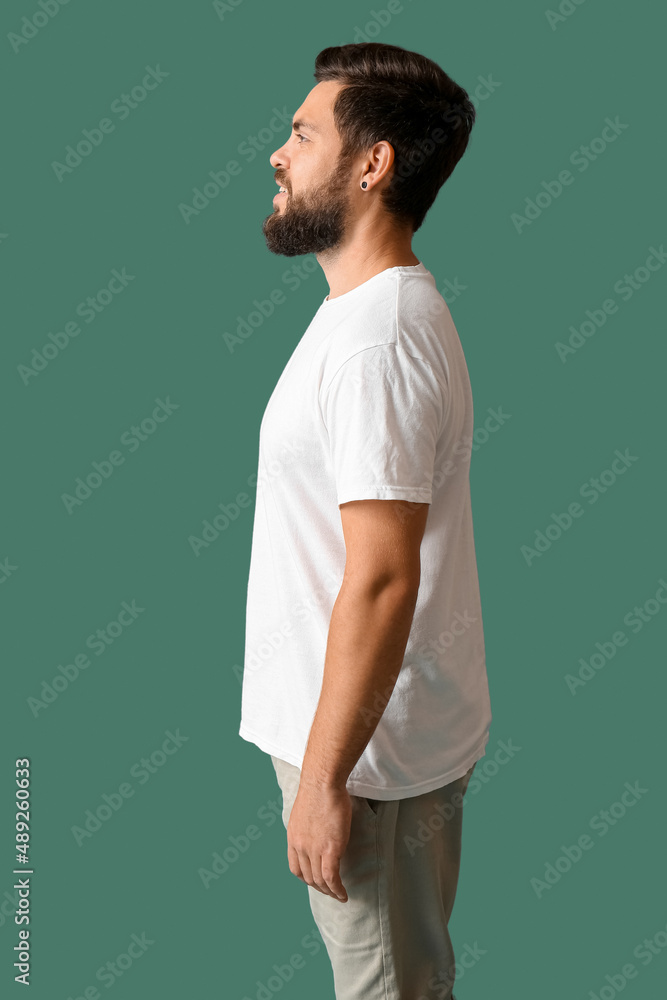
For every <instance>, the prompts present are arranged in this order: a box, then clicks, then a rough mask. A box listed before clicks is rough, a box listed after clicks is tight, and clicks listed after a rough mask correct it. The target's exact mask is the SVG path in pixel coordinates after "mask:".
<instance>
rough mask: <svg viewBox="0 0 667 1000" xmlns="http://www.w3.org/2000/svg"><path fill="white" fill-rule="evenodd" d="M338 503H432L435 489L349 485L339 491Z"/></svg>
mask: <svg viewBox="0 0 667 1000" xmlns="http://www.w3.org/2000/svg"><path fill="white" fill-rule="evenodd" d="M337 497H338V503H339V504H341V503H347V502H348V500H411V501H413V502H414V503H431V502H432V497H433V491H432V490H431V489H430V488H425V487H420V486H357V487H354V486H348V487H341V488H340V489H339V490H338V491H337Z"/></svg>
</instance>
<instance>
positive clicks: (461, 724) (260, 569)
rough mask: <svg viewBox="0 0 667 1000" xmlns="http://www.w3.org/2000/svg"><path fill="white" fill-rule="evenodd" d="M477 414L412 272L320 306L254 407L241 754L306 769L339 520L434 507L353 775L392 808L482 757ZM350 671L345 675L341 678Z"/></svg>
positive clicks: (426, 279) (337, 575)
mask: <svg viewBox="0 0 667 1000" xmlns="http://www.w3.org/2000/svg"><path fill="white" fill-rule="evenodd" d="M472 434H473V403H472V394H471V389H470V380H469V377H468V369H467V366H466V362H465V358H464V355H463V350H462V347H461V343H460V341H459V337H458V334H457V332H456V328H455V326H454V322H453V320H452V317H451V314H450V312H449V308H448V307H447V304H446V303H445V300H444V299H443V297H442V296H441V295H440V293H439V291H438V289H437V287H436V284H435V280H434V278H433V275H432V274H431V272H430V271H428V270H427V269H426V267H424V265H423V264H422V263H419V264H414V265H411V266H402V267H390V268H387V269H386V270H384V271H381V272H380V273H379V274H376V275H374V276H373V277H372V278H370V279H369V280H368V281H365V282H364V283H363V284H361V285H358V286H357V287H356V288H353V289H352V290H351V291H349V292H346V293H345V294H343V295H338V296H336V297H334V298H332V299H329V298H328V297H327V298H325V299H324V301H323V302H322V304H321V305H320V307H319V309H318V310H317V312H316V313H315V316H314V317H313V320H312V322H311V323H310V325H309V326H308V329H307V330H306V332H305V333H304V334H303V336H302V337H301V340H300V341H299V342H298V344H297V345H296V347H295V349H294V351H293V353H292V356H291V358H290V359H289V361H288V362H287V365H286V366H285V368H284V370H283V372H282V375H281V376H280V378H279V380H278V382H277V384H276V386H275V389H274V390H273V393H272V395H271V397H270V399H269V402H268V404H267V406H266V410H265V412H264V416H263V418H262V422H261V426H260V434H259V467H258V478H257V506H256V509H255V517H254V528H253V536H252V550H251V558H250V576H249V582H248V593H247V607H246V646H245V661H244V673H243V687H242V719H241V726H240V730H239V734H240V736H242V737H243V739H245V740H248V741H250V742H252V743H255V744H256V745H257V746H258V747H259V748H260V749H261V750H263V751H265V752H266V753H269V754H272V755H273V756H275V757H279V758H281V759H282V760H285V761H288V763H290V764H295V765H296V766H297V767H299V768H300V767H301V766H302V763H303V756H304V752H305V748H306V742H307V739H308V734H309V732H310V727H311V724H312V721H313V718H314V715H315V710H316V708H317V702H318V699H319V695H320V689H321V686H322V677H323V671H324V659H325V649H326V643H327V635H328V629H329V621H330V618H331V611H332V608H333V604H334V601H335V600H336V597H337V595H338V591H339V589H340V586H341V583H342V580H343V571H344V567H345V542H344V537H343V531H342V525H341V512H340V510H339V508H338V504H341V503H345V502H346V501H347V500H364V499H389V500H391V499H396V500H400V499H403V500H410V501H418V502H425V503H429V504H430V509H429V512H428V518H427V522H426V529H425V532H424V537H423V540H422V545H421V580H420V586H419V594H418V598H417V604H416V607H415V612H414V617H413V622H412V627H411V630H410V635H409V638H408V643H407V647H406V651H405V657H404V660H403V665H402V667H401V670H400V672H399V676H398V680H397V682H396V685H395V687H394V689H393V691H392V692H391V696H390V698H389V700H388V701H387V697H386V695H384V696H382V695H379V696H378V702H379V704H378V706H376V707H375V711H377V712H378V713H381V717H380V721H379V723H378V725H377V728H376V730H375V731H374V733H373V735H372V737H371V739H370V742H369V743H368V745H367V747H366V749H365V750H364V751H363V753H362V754H361V757H360V758H359V760H358V762H357V764H356V765H355V767H354V768H353V770H352V772H351V774H350V776H349V778H348V781H347V789H348V791H349V792H350V793H351V794H353V795H361V796H366V797H369V798H375V799H382V800H386V799H400V798H409V797H411V796H414V795H421V794H423V793H424V792H428V791H431V790H432V789H434V788H439V787H441V786H442V785H445V784H448V783H449V782H450V781H453V780H454V779H455V778H458V777H460V776H461V775H463V774H465V772H466V771H467V770H468V769H469V768H470V767H471V766H472V764H473V763H474V762H475V761H477V760H479V758H480V757H483V756H484V753H485V746H486V744H487V742H488V739H489V728H490V723H491V710H490V700H489V689H488V682H487V674H486V662H485V652H484V635H483V629H482V613H481V607H480V593H479V582H478V576H477V563H476V558H475V544H474V539H473V525H472V513H471V506H470V480H469V469H470V454H471V444H472ZM350 670H354V663H351V664H350Z"/></svg>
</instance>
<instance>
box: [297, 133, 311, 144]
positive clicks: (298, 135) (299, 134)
mask: <svg viewBox="0 0 667 1000" xmlns="http://www.w3.org/2000/svg"><path fill="white" fill-rule="evenodd" d="M294 135H296V136H297V137H298V138H299V139H306V137H305V135H302V134H301V133H300V132H295V133H294ZM306 142H308V139H306ZM297 145H298V146H301V145H303V144H302V143H300V142H299V143H297Z"/></svg>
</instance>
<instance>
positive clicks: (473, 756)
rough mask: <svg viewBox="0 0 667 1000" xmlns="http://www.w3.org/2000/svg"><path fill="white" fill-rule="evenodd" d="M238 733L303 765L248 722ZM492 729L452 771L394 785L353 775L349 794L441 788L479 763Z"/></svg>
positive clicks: (397, 795)
mask: <svg viewBox="0 0 667 1000" xmlns="http://www.w3.org/2000/svg"><path fill="white" fill-rule="evenodd" d="M239 736H241V737H242V738H243V739H244V740H247V741H248V742H249V743H254V744H255V746H258V747H259V749H260V750H263V751H264V753H268V754H270V755H271V756H273V757H278V758H279V759H280V760H284V761H287V763H288V764H293V765H294V766H295V767H298V768H301V765H302V763H303V760H302V759H301V758H300V757H298V756H295V755H294V754H292V753H289V752H288V751H285V750H281V749H280V747H277V746H275V744H273V743H271V742H270V741H269V740H266V739H264V737H263V736H257V735H256V734H254V733H252V731H251V730H250V729H248V727H247V726H245V725H241V728H240V729H239ZM489 737H490V731H488V730H487V732H486V733H485V734H484V736H483V737H482V739H481V741H480V742H479V743H478V744H477V746H476V747H475V749H474V750H473V751H472V752H471V753H470V755H469V757H468V758H467V759H466V761H465V762H464V763H463V764H459V765H458V767H455V768H453V769H452V770H450V771H446V772H445V773H444V774H440V775H438V776H437V777H435V778H427V779H426V781H420V782H418V783H417V784H414V785H396V786H393V787H391V788H387V787H386V786H382V787H380V786H377V785H369V784H366V783H365V782H363V781H355V780H354V779H350V778H348V781H347V790H348V792H349V793H350V795H357V796H363V797H364V798H369V799H377V800H378V801H380V802H387V801H391V800H392V799H409V798H413V797H414V796H416V795H424V794H425V793H426V792H432V791H433V790H434V789H436V788H442V786H443V785H449V784H450V783H451V782H452V781H456V779H457V778H461V777H463V775H464V774H466V772H467V771H469V770H470V768H471V767H472V765H473V764H476V763H477V761H478V760H480V759H481V758H482V757H484V756H485V755H486V745H487V743H488V742H489Z"/></svg>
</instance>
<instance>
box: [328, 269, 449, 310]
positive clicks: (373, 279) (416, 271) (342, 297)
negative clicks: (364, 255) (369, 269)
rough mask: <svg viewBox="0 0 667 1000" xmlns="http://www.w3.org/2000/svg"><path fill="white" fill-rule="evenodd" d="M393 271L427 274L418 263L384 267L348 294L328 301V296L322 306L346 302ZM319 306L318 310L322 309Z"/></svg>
mask: <svg viewBox="0 0 667 1000" xmlns="http://www.w3.org/2000/svg"><path fill="white" fill-rule="evenodd" d="M394 271H399V272H402V273H405V274H428V273H429V272H428V268H427V267H426V266H425V265H424V264H423V263H422V262H421V261H419V263H418V264H397V265H396V266H395V267H386V268H385V269H384V271H378V273H377V274H374V275H373V276H372V277H370V278H367V279H366V281H362V282H361V284H360V285H355V287H354V288H351V289H350V290H349V291H348V292H343V293H342V295H336V296H335V298H333V299H330V298H329V296H328V295H326V296H325V297H324V299H323V300H322V306H332V305H333V304H334V303H335V302H341V301H343V300H345V301H347V300H348V299H349V298H350V296H351V295H354V294H355V292H359V291H361V289H363V288H367V287H368V285H369V284H370V282H371V281H375V279H376V278H381V277H383V276H385V275H388V274H392V273H393V272H394ZM322 306H320V308H322Z"/></svg>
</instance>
